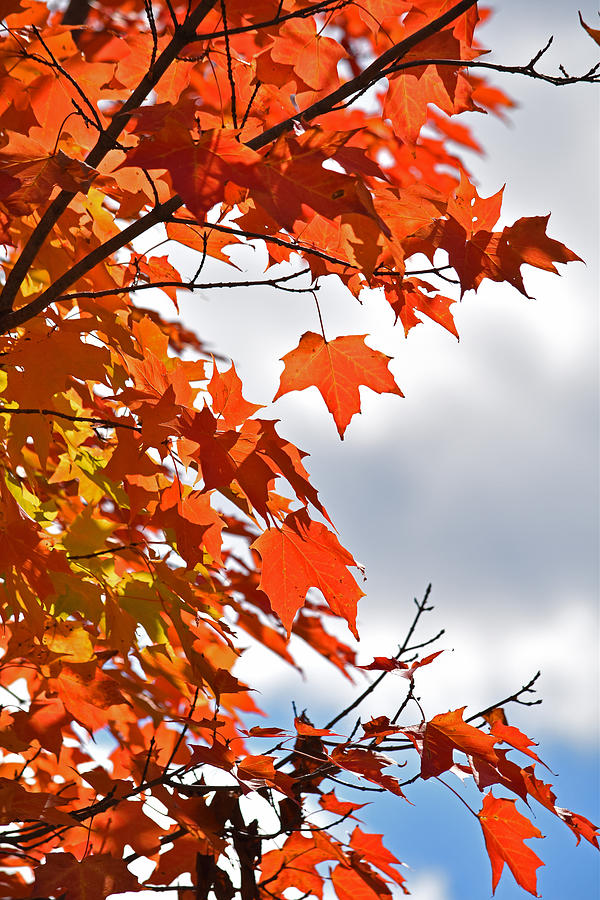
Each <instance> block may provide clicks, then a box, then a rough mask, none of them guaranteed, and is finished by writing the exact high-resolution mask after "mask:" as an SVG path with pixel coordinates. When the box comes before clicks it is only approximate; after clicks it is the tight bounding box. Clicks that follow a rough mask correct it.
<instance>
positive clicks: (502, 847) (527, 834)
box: [478, 791, 544, 897]
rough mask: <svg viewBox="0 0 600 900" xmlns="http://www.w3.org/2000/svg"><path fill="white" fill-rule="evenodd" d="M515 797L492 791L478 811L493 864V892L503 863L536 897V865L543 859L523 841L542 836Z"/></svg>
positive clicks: (519, 882) (517, 880)
mask: <svg viewBox="0 0 600 900" xmlns="http://www.w3.org/2000/svg"><path fill="white" fill-rule="evenodd" d="M515 804H516V800H503V799H501V798H497V797H494V795H493V794H492V793H491V791H490V793H489V794H486V796H485V797H484V798H483V806H482V808H481V810H480V812H479V813H478V818H479V822H480V824H481V828H482V830H483V836H484V838H485V846H486V850H487V852H488V855H489V857H490V862H491V864H492V893H495V892H496V888H497V887H498V882H499V881H500V876H501V875H502V870H503V869H504V863H506V864H507V865H508V867H509V869H510V871H511V872H512V873H513V875H514V877H515V881H516V882H517V884H519V885H520V886H521V887H522V888H523V889H524V890H526V891H529V893H530V894H533V895H534V897H537V875H536V872H537V869H538V868H539V866H543V865H544V863H543V862H542V861H541V859H539V858H538V857H537V856H536V855H535V853H534V852H533V850H532V849H531V848H530V847H528V846H527V845H526V844H524V843H523V841H524V840H526V839H527V838H532V837H536V838H541V837H543V835H542V833H541V831H540V830H539V829H538V828H536V827H535V825H532V823H531V822H530V821H529V819H526V818H525V816H522V815H521V813H519V812H517V810H516V809H515Z"/></svg>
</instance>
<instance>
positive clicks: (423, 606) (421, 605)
mask: <svg viewBox="0 0 600 900" xmlns="http://www.w3.org/2000/svg"><path fill="white" fill-rule="evenodd" d="M430 593H431V585H430V584H429V585H427V590H426V591H425V594H424V596H423V599H422V600H421V601H418V600H417V599H416V598H415V601H414V602H415V603H416V605H417V611H416V613H415V616H414V618H413V621H412V623H411V626H410V628H409V629H408V633H407V635H406V637H405V638H404V642H403V644H402V646H401V647H400V649H399V650H398V652H397V653H396V655H395V657H394V659H400V657H401V656H403V655H404V653H406V649H407V647H408V645H409V643H410V639H411V638H412V636H413V634H414V631H415V628H416V627H417V625H418V623H419V619H420V618H421V616H422V615H423V613H424V612H429V611H430V610H432V609H433V607H432V606H427V601H428V600H429V595H430ZM386 675H389V672H387V671H383V672H382V673H381V675H378V676H377V678H376V679H375V681H372V682H371V684H370V685H369V687H368V688H366V689H365V690H364V691H363V692H362V694H359V695H358V697H357V698H356V699H355V700H353V701H352V703H350V704H349V705H348V706H346V707H345V709H343V710H342V711H341V712H340V713H338V714H337V716H334V718H333V719H331V721H329V722H328V723H327V724H326V725H325V728H332V727H333V726H334V725H335V724H336V723H337V722H339V721H340V719H344V718H345V717H346V716H347V715H348V714H349V713H351V712H352V710H353V709H356V707H357V706H359V705H360V704H361V703H362V702H363V700H364V699H365V698H366V697H368V696H369V694H372V693H373V691H374V690H375V688H377V687H378V686H379V685H380V684H381V682H382V681H383V679H384V678H385V677H386Z"/></svg>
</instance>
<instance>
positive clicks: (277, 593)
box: [252, 510, 364, 637]
mask: <svg viewBox="0 0 600 900" xmlns="http://www.w3.org/2000/svg"><path fill="white" fill-rule="evenodd" d="M252 547H253V548H254V549H255V550H257V551H258V553H259V554H260V557H261V560H262V572H261V578H260V589H261V590H262V591H264V592H265V594H266V595H267V597H268V598H269V603H270V604H271V608H272V609H273V611H274V612H276V613H277V615H278V616H279V618H280V619H281V621H282V622H283V625H284V627H285V628H286V630H287V632H288V634H289V633H290V631H291V628H292V623H293V621H294V616H295V615H296V613H297V612H298V610H299V609H300V607H301V606H302V605H303V604H304V601H305V599H306V593H307V591H308V589H309V588H311V587H315V588H318V589H319V590H320V591H321V593H322V594H323V596H324V597H325V600H326V601H327V603H328V604H329V607H330V608H331V610H332V611H333V612H334V613H335V614H336V615H339V616H343V617H344V618H345V619H346V621H347V622H348V625H349V627H350V630H351V631H352V633H353V634H354V636H355V637H358V633H357V630H356V606H357V603H358V601H359V600H360V598H361V597H362V596H364V594H363V591H361V589H360V588H359V586H358V585H357V583H356V581H355V580H354V578H353V576H352V575H351V574H350V572H349V571H348V567H350V566H355V565H356V562H355V561H354V559H353V557H352V556H351V555H350V553H348V551H347V550H345V549H344V548H343V547H342V545H341V544H340V542H339V541H338V539H337V538H336V536H335V535H334V534H333V532H331V531H329V529H328V528H326V527H325V525H321V524H320V523H319V522H313V521H311V520H310V519H309V518H308V516H307V514H306V512H304V511H302V510H301V511H300V512H297V513H291V514H290V515H289V516H287V518H286V519H285V522H284V523H283V525H282V526H281V527H279V528H268V529H267V530H266V531H265V532H263V534H261V536H260V537H259V538H257V539H256V540H255V541H254V543H253V544H252Z"/></svg>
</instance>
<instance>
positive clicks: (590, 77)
mask: <svg viewBox="0 0 600 900" xmlns="http://www.w3.org/2000/svg"><path fill="white" fill-rule="evenodd" d="M419 66H450V67H451V68H455V69H490V70H492V71H493V72H505V73H507V74H508V75H526V76H527V77H528V78H535V79H537V80H538V81H545V82H547V83H548V84H553V85H555V86H556V87H561V86H563V85H567V84H598V83H600V71H598V70H599V69H600V63H596V65H595V66H592V68H591V69H588V71H587V72H585V73H584V74H583V75H568V74H566V72H564V70H563V69H561V71H562V72H563V74H562V75H546V74H545V73H544V72H538V71H537V69H535V68H534V67H533V66H532V65H531V63H527V64H526V65H524V66H503V65H501V64H500V63H490V62H484V61H483V60H478V59H471V60H466V59H411V60H409V61H408V62H403V63H398V64H397V65H393V66H390V68H389V69H386V70H385V72H383V73H382V75H384V76H387V75H392V74H394V73H397V72H402V71H404V70H405V69H414V68H416V67H419Z"/></svg>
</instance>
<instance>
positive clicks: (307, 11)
mask: <svg viewBox="0 0 600 900" xmlns="http://www.w3.org/2000/svg"><path fill="white" fill-rule="evenodd" d="M354 2H355V0H334V2H328V0H325V2H324V3H314V4H313V5H312V6H305V7H303V8H301V9H296V10H294V11H293V12H290V13H286V14H285V15H283V16H282V15H277V16H276V17H275V18H274V19H266V20H265V21H263V22H253V23H252V24H251V25H238V26H237V27H236V28H229V29H228V31H227V34H229V36H230V37H231V36H232V35H236V34H247V33H248V32H250V31H261V30H262V29H263V28H272V27H273V25H282V24H283V23H284V22H288V21H289V20H290V19H306V18H308V17H309V16H314V15H316V14H318V13H326V12H337V11H338V10H341V9H343V8H344V7H345V6H349V5H350V4H352V3H354ZM222 37H225V31H224V30H223V31H212V32H210V34H197V35H196V37H195V38H194V41H214V40H215V38H222Z"/></svg>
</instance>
